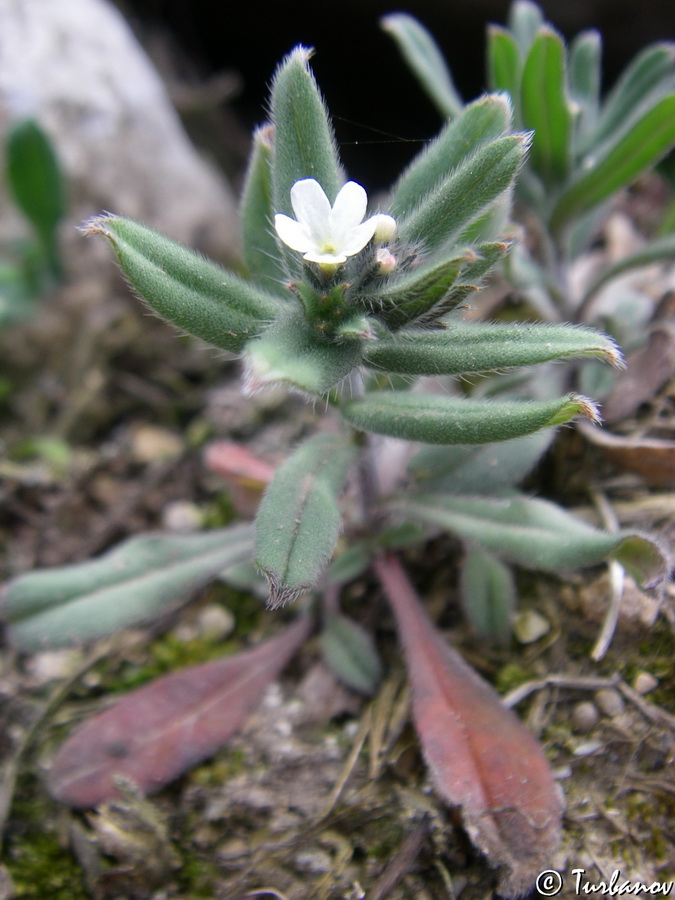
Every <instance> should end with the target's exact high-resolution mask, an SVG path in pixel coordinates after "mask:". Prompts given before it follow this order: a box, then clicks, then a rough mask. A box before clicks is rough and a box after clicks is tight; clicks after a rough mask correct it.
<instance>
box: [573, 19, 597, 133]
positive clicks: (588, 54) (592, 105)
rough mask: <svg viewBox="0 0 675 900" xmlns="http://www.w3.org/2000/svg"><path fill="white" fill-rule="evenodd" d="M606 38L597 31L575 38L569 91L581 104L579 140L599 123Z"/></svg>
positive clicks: (577, 129)
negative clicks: (602, 37) (603, 47)
mask: <svg viewBox="0 0 675 900" xmlns="http://www.w3.org/2000/svg"><path fill="white" fill-rule="evenodd" d="M601 65H602V40H601V38H600V35H599V33H598V32H597V31H592V30H591V31H583V32H582V33H581V34H579V35H577V37H576V38H575V39H574V41H572V44H571V46H570V52H569V68H568V79H569V91H570V95H571V98H572V99H573V101H574V102H575V103H576V105H577V111H576V116H575V124H574V131H575V137H576V141H575V143H577V144H578V141H579V139H580V138H582V137H583V136H585V135H587V134H589V133H590V132H591V131H592V130H593V129H594V128H595V126H596V125H597V120H598V113H599V109H600V83H601V74H602V69H601Z"/></svg>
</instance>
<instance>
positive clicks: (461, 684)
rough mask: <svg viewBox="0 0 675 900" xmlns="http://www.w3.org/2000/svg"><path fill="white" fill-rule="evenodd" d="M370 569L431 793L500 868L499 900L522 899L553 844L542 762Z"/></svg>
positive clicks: (556, 810)
mask: <svg viewBox="0 0 675 900" xmlns="http://www.w3.org/2000/svg"><path fill="white" fill-rule="evenodd" d="M375 568H376V572H377V575H378V578H379V580H380V583H381V584H382V587H383V588H384V591H385V594H386V595H387V599H388V600H389V602H390V603H391V606H392V608H393V610H394V612H395V614H396V623H397V628H398V633H399V637H400V640H401V643H402V644H403V650H404V652H405V657H406V664H407V668H408V676H409V679H410V684H411V687H412V714H413V719H414V722H415V729H416V731H417V733H418V735H419V738H420V743H421V745H422V752H423V753H424V758H425V760H426V762H427V765H428V766H429V768H430V770H431V775H432V778H433V782H434V786H435V788H436V791H437V792H438V794H439V795H440V796H441V797H442V798H443V799H444V800H445V801H446V802H447V803H449V804H450V805H451V806H453V807H455V808H457V809H459V811H460V813H461V816H462V820H463V823H464V827H465V828H466V831H467V833H468V835H469V837H470V838H471V840H472V841H473V843H474V844H475V845H476V846H477V847H478V848H479V849H480V850H481V851H482V852H483V853H485V855H486V856H487V858H488V860H489V862H490V863H491V864H492V865H494V866H498V867H499V868H500V870H501V873H500V876H501V877H500V882H499V893H500V896H504V897H518V896H522V895H524V894H525V893H527V892H528V890H529V888H530V887H531V886H532V883H533V882H534V879H535V877H536V876H537V874H538V873H539V872H541V870H542V869H544V868H545V867H546V866H550V865H551V862H550V861H551V859H553V856H554V853H555V850H556V848H557V846H558V843H559V840H560V824H561V815H562V799H561V794H560V793H559V792H558V790H557V789H556V785H555V782H554V780H553V775H552V772H551V769H550V767H549V764H548V762H547V760H546V757H545V756H544V753H543V751H542V749H541V747H540V746H539V744H538V743H537V741H536V740H535V738H534V736H533V735H532V734H531V733H530V732H529V731H528V730H527V729H526V728H525V727H524V725H523V724H522V723H521V722H520V721H519V719H518V718H517V716H516V715H515V714H514V713H513V712H511V710H509V709H507V708H506V707H505V706H504V705H503V704H502V702H501V699H500V697H499V695H498V694H497V693H496V692H495V691H494V689H493V688H492V687H491V686H490V685H488V684H487V682H485V681H483V679H482V678H480V677H479V676H478V675H477V673H476V672H474V670H473V669H471V668H470V667H469V666H468V665H467V664H466V663H465V662H464V660H463V659H462V658H461V656H459V654H458V653H457V652H456V651H455V650H453V649H452V647H450V646H449V645H448V644H447V642H446V641H445V640H444V639H443V637H442V635H441V634H440V633H439V632H438V631H437V630H436V628H435V627H434V625H433V624H432V622H431V621H430V619H429V618H428V616H427V614H426V613H425V611H424V609H423V607H422V605H421V603H420V602H419V600H418V598H417V596H416V594H415V591H414V589H413V587H412V585H411V584H410V581H409V580H408V577H407V575H406V573H405V572H404V571H403V568H402V567H401V565H400V563H399V562H398V560H397V559H396V557H395V556H393V555H392V554H388V555H386V556H381V557H379V559H377V560H376V562H375Z"/></svg>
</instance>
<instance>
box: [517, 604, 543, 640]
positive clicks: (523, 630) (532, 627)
mask: <svg viewBox="0 0 675 900" xmlns="http://www.w3.org/2000/svg"><path fill="white" fill-rule="evenodd" d="M550 630H551V623H550V622H549V621H548V619H545V618H544V616H542V615H541V613H538V612H537V611H536V610H534V609H524V610H523V611H522V612H521V613H519V614H518V615H517V617H516V621H515V622H514V623H513V632H514V634H515V636H516V638H517V639H518V640H519V641H520V643H521V644H533V643H534V642H535V641H538V640H539V638H542V637H543V636H544V635H545V634H548V633H549V631H550Z"/></svg>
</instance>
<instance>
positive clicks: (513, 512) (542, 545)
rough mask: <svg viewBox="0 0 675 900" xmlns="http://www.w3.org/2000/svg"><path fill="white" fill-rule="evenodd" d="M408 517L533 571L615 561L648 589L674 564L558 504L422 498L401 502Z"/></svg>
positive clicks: (647, 545)
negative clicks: (463, 539)
mask: <svg viewBox="0 0 675 900" xmlns="http://www.w3.org/2000/svg"><path fill="white" fill-rule="evenodd" d="M396 507H397V508H398V509H400V510H401V511H405V515H406V517H409V518H412V519H413V520H416V521H419V522H426V523H427V524H430V525H437V526H440V527H441V528H445V529H447V530H448V531H452V532H454V533H455V534H458V535H461V536H462V537H464V538H466V539H468V540H471V541H474V542H475V543H477V544H479V545H480V546H482V547H485V548H486V549H487V550H490V551H491V552H492V553H495V554H497V555H498V556H501V557H502V558H504V559H507V560H509V561H511V562H514V563H518V565H521V566H524V567H525V568H528V569H542V570H544V571H559V570H562V569H574V568H580V567H583V566H593V565H597V564H598V563H601V562H602V561H603V560H606V559H616V560H618V561H619V562H620V563H621V565H622V566H623V567H624V568H625V569H627V570H628V571H629V572H630V573H631V575H633V577H634V578H635V579H636V580H637V581H638V582H639V583H640V584H641V585H642V586H643V587H645V588H650V587H654V586H656V585H658V584H659V583H660V582H662V581H663V579H664V578H665V577H666V576H667V574H668V571H669V568H670V563H669V559H668V557H667V554H666V553H665V551H664V550H663V548H662V547H661V546H660V545H659V544H658V542H657V541H656V540H654V539H653V538H651V537H648V536H646V535H643V534H640V533H639V532H635V531H619V532H611V533H610V532H607V531H600V530H599V529H597V528H593V527H592V526H591V525H587V524H586V523H585V522H582V521H581V520H579V519H577V518H575V517H574V516H572V515H571V514H570V513H568V512H565V511H564V510H563V509H561V508H560V507H559V506H556V505H555V504H554V503H549V502H547V501H545V500H536V499H531V498H528V497H522V496H513V497H511V496H509V497H505V498H501V499H500V498H489V497H463V496H448V495H445V496H444V495H438V494H434V495H422V496H417V497H415V498H414V499H413V500H411V501H400V502H399V503H397V505H396Z"/></svg>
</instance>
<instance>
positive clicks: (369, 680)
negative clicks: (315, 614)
mask: <svg viewBox="0 0 675 900" xmlns="http://www.w3.org/2000/svg"><path fill="white" fill-rule="evenodd" d="M321 652H322V654H323V658H324V660H325V662H326V665H327V666H328V668H329V669H330V670H331V672H332V673H333V674H334V675H335V676H336V677H337V678H339V679H340V681H342V682H343V683H344V684H346V685H347V687H350V688H352V689H353V690H355V691H358V692H359V693H360V694H365V695H366V696H371V695H372V694H373V693H375V688H376V687H377V685H378V682H379V680H380V678H381V677H382V663H381V662H380V657H379V656H378V653H377V650H376V648H375V643H374V642H373V639H372V637H371V636H370V634H368V632H367V631H366V630H365V629H364V628H362V627H361V626H360V625H359V624H358V623H356V622H354V620H353V619H349V618H347V616H343V615H342V614H341V613H333V614H331V615H330V616H328V618H327V620H326V623H325V626H324V629H323V631H322V632H321Z"/></svg>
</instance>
